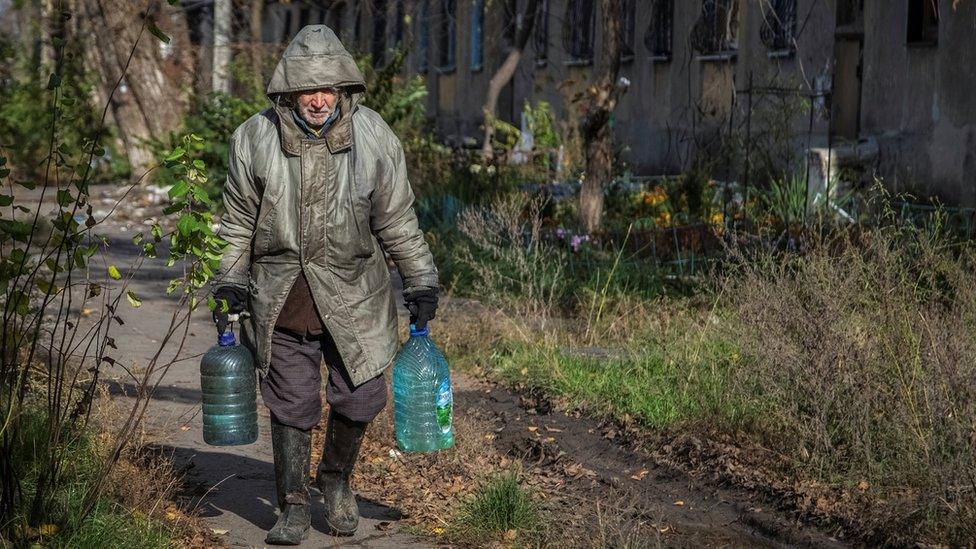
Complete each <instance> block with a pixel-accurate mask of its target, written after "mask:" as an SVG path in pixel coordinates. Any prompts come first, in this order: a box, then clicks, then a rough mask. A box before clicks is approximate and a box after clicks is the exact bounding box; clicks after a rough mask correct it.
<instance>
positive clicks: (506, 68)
mask: <svg viewBox="0 0 976 549" xmlns="http://www.w3.org/2000/svg"><path fill="white" fill-rule="evenodd" d="M538 8H539V0H528V1H527V2H526V4H525V12H524V14H523V15H522V18H521V19H522V21H523V23H522V26H521V27H520V28H519V29H518V32H517V33H516V35H515V44H514V47H513V48H512V49H511V51H509V52H508V55H507V56H506V57H505V61H504V62H502V64H501V66H500V67H498V70H497V71H495V74H493V75H492V77H491V81H489V82H488V96H487V97H486V98H485V106H484V108H483V109H482V111H483V112H484V116H485V119H484V126H485V135H484V142H483V143H482V144H481V154H482V156H484V157H485V158H486V159H490V158H491V157H492V156H493V153H494V150H493V147H492V145H491V142H492V139H494V137H495V118H496V117H497V114H496V111H497V110H498V96H499V95H501V93H502V89H504V88H505V86H507V85H508V83H509V82H511V81H512V76H514V75H515V69H517V68H518V64H519V62H521V61H522V52H523V51H525V45H526V44H528V42H529V37H531V36H532V30H533V29H534V28H535V16H536V13H537V12H538V11H539V10H538Z"/></svg>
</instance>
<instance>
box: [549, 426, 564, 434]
mask: <svg viewBox="0 0 976 549" xmlns="http://www.w3.org/2000/svg"><path fill="white" fill-rule="evenodd" d="M546 431H549V432H550V433H561V432H563V430H562V429H557V428H555V427H549V426H548V425H547V426H546Z"/></svg>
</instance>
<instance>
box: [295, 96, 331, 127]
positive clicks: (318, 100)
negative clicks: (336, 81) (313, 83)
mask: <svg viewBox="0 0 976 549" xmlns="http://www.w3.org/2000/svg"><path fill="white" fill-rule="evenodd" d="M338 101H339V90H337V89H335V88H318V89H315V90H309V91H304V92H299V93H298V114H300V115H301V116H302V118H303V119H305V122H307V123H308V125H309V126H312V127H315V128H318V127H320V126H322V125H323V124H325V121H326V120H328V119H329V115H331V114H332V111H333V110H334V109H335V107H336V103H337V102H338Z"/></svg>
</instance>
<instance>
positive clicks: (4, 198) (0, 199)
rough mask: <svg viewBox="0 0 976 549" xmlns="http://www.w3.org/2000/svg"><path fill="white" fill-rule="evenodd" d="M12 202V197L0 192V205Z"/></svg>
mask: <svg viewBox="0 0 976 549" xmlns="http://www.w3.org/2000/svg"><path fill="white" fill-rule="evenodd" d="M13 203H14V197H13V196H11V195H7V194H0V206H9V205H11V204H13Z"/></svg>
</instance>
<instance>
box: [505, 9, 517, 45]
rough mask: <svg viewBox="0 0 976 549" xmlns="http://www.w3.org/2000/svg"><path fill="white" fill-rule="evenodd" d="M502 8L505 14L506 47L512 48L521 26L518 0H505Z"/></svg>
mask: <svg viewBox="0 0 976 549" xmlns="http://www.w3.org/2000/svg"><path fill="white" fill-rule="evenodd" d="M502 10H503V14H504V16H505V17H504V21H505V22H504V27H503V28H502V36H503V37H504V39H505V47H506V48H512V47H514V46H515V35H516V34H517V33H518V26H519V16H518V2H516V0H505V3H504V4H503V5H502Z"/></svg>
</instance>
